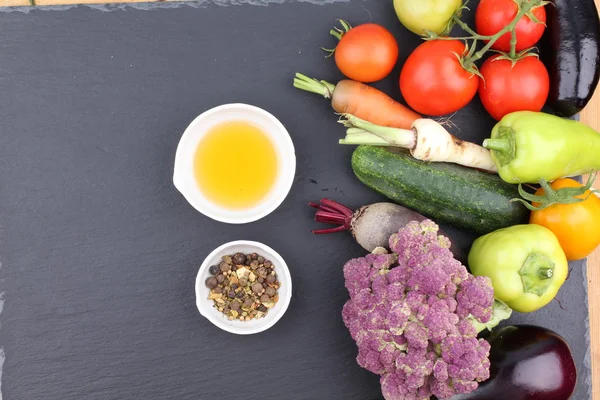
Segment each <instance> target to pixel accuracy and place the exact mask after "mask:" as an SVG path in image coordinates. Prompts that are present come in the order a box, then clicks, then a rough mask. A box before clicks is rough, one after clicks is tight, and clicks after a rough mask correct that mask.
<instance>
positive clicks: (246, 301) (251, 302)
mask: <svg viewBox="0 0 600 400" xmlns="http://www.w3.org/2000/svg"><path fill="white" fill-rule="evenodd" d="M252 304H254V301H253V300H252V299H251V298H249V297H248V298H246V300H244V307H246V308H250V307H252Z"/></svg>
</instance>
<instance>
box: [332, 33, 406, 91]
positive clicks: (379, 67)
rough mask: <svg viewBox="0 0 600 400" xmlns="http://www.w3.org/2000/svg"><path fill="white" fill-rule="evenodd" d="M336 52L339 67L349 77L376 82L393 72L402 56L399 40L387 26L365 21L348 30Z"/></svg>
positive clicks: (360, 80)
mask: <svg viewBox="0 0 600 400" xmlns="http://www.w3.org/2000/svg"><path fill="white" fill-rule="evenodd" d="M334 54H335V63H336V65H337V67H338V68H339V69H340V71H341V72H342V73H343V74H344V75H346V76H347V77H348V78H350V79H353V80H355V81H359V82H375V81H378V80H381V79H383V78H385V77H386V76H388V75H389V74H390V72H392V69H393V68H394V66H395V65H396V61H397V60H398V43H397V42H396V39H395V38H394V36H393V35H392V34H391V33H390V31H388V30H387V29H385V28H384V27H382V26H380V25H377V24H362V25H359V26H356V27H354V28H352V29H351V30H350V31H348V32H346V33H344V35H343V36H342V39H341V40H340V42H339V44H338V45H337V47H336V48H335V53H334Z"/></svg>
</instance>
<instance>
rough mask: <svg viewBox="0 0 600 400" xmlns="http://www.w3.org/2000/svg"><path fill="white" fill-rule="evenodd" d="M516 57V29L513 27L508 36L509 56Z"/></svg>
mask: <svg viewBox="0 0 600 400" xmlns="http://www.w3.org/2000/svg"><path fill="white" fill-rule="evenodd" d="M516 57H517V30H516V29H513V31H512V33H511V36H510V58H512V59H515V58H516Z"/></svg>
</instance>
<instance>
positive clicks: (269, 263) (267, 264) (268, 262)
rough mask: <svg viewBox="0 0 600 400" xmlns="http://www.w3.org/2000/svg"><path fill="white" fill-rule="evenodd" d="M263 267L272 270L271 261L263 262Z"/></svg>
mask: <svg viewBox="0 0 600 400" xmlns="http://www.w3.org/2000/svg"><path fill="white" fill-rule="evenodd" d="M264 265H265V267H267V268H272V267H273V264H272V263H271V261H269V260H265V262H264Z"/></svg>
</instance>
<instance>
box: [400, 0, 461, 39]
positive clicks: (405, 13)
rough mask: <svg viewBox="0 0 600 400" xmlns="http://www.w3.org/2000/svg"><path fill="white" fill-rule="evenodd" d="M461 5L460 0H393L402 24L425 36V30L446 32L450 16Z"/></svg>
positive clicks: (439, 32)
mask: <svg viewBox="0 0 600 400" xmlns="http://www.w3.org/2000/svg"><path fill="white" fill-rule="evenodd" d="M461 7H462V0H419V1H415V0H394V10H395V11H396V15H397V16H398V19H399V20H400V22H401V23H402V25H404V26H405V27H406V28H407V29H408V30H410V31H411V32H413V33H415V34H417V35H419V36H425V35H426V34H427V33H426V32H427V31H431V32H435V33H437V34H438V35H441V34H443V33H447V32H448V28H449V25H451V21H452V17H453V16H454V14H456V13H457V12H458V11H459V10H460V8H461Z"/></svg>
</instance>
